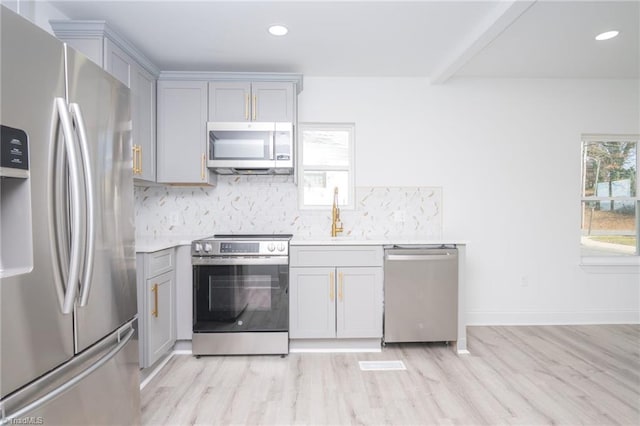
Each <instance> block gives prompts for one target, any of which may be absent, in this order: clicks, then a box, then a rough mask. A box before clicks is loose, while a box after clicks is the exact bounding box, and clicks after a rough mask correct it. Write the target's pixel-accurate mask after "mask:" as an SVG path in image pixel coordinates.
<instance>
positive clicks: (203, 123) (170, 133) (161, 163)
mask: <svg viewBox="0 0 640 426" xmlns="http://www.w3.org/2000/svg"><path fill="white" fill-rule="evenodd" d="M206 147H207V83H206V82H204V81H202V82H201V81H158V145H157V156H158V157H157V160H158V161H157V166H158V169H157V177H158V182H161V183H201V184H213V183H215V176H214V175H213V174H212V172H210V171H209V169H208V168H207V167H206V166H207V165H206Z"/></svg>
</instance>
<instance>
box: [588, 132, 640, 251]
mask: <svg viewBox="0 0 640 426" xmlns="http://www.w3.org/2000/svg"><path fill="white" fill-rule="evenodd" d="M638 139H639V138H638V136H625V135H623V136H612V135H584V136H583V138H582V235H581V252H582V256H634V255H635V256H637V255H638V253H639V252H640V250H639V248H638V245H639V244H640V238H638V228H639V226H638V210H639V207H640V203H639V198H638V192H639V191H638Z"/></svg>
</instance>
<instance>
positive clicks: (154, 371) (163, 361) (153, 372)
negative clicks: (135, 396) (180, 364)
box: [140, 352, 173, 390]
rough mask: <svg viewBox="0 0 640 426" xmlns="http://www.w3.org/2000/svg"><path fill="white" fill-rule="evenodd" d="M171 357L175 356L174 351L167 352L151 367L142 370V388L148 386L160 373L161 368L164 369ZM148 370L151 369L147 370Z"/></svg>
mask: <svg viewBox="0 0 640 426" xmlns="http://www.w3.org/2000/svg"><path fill="white" fill-rule="evenodd" d="M171 358H173V352H167V354H166V355H164V356H163V357H162V358H160V360H158V362H156V363H155V364H153V365H152V366H151V367H149V368H145V370H143V371H142V372H141V374H142V376H143V379H142V381H141V382H140V390H142V389H144V387H145V386H147V385H148V384H149V382H150V381H151V380H153V378H154V377H156V376H157V375H158V373H159V372H160V370H162V369H163V368H164V366H165V365H167V363H168V362H169V360H170V359H171ZM146 370H150V371H149V372H147V371H146Z"/></svg>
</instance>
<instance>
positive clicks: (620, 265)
mask: <svg viewBox="0 0 640 426" xmlns="http://www.w3.org/2000/svg"><path fill="white" fill-rule="evenodd" d="M580 267H581V268H583V269H584V270H586V271H587V272H596V273H597V272H602V273H611V272H614V273H615V272H617V273H635V274H640V256H620V257H614V256H588V257H581V258H580Z"/></svg>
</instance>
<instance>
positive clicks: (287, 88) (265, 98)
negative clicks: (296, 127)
mask: <svg viewBox="0 0 640 426" xmlns="http://www.w3.org/2000/svg"><path fill="white" fill-rule="evenodd" d="M251 94H252V102H253V105H252V119H253V121H284V122H293V121H294V119H295V117H294V107H295V103H294V95H293V94H294V87H293V83H285V82H256V83H253V84H252V85H251Z"/></svg>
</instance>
